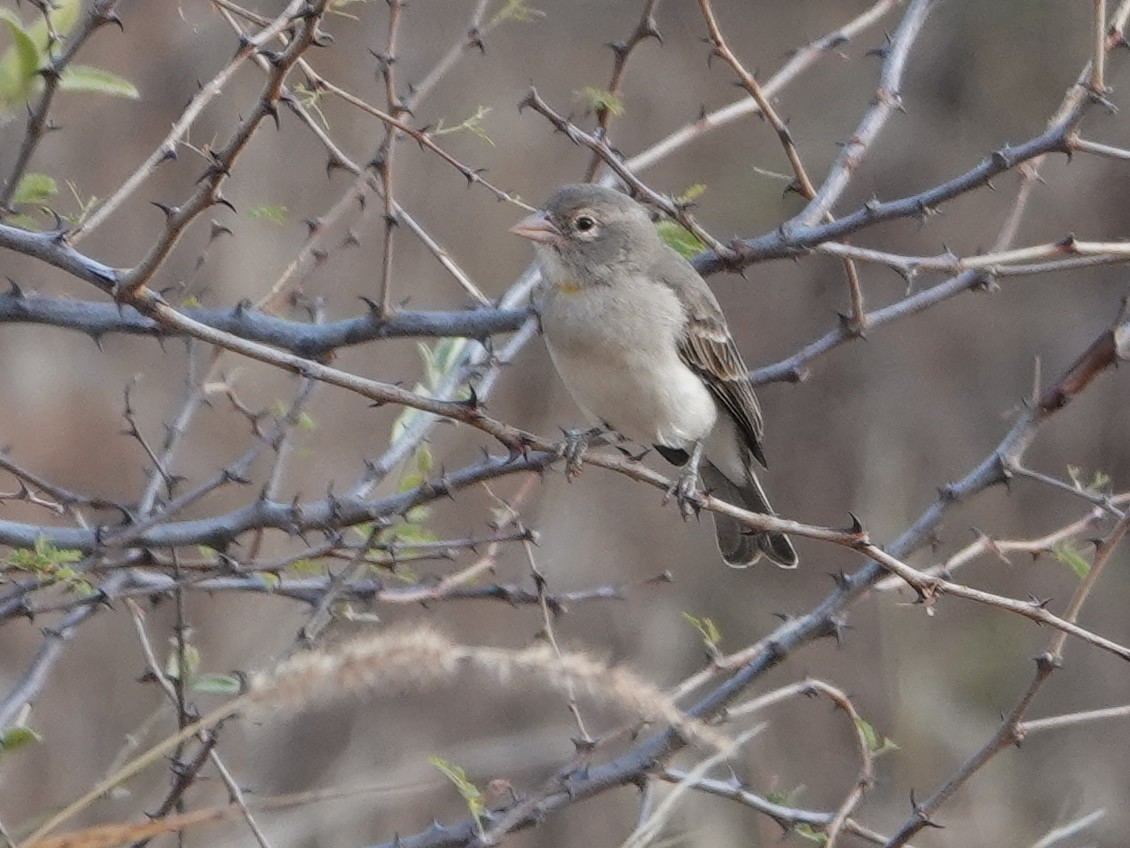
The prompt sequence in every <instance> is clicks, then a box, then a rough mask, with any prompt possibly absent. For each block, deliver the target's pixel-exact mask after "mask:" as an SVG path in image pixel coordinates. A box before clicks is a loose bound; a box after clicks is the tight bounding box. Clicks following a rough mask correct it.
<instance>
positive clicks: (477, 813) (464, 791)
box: [428, 757, 487, 833]
mask: <svg viewBox="0 0 1130 848" xmlns="http://www.w3.org/2000/svg"><path fill="white" fill-rule="evenodd" d="M428 762H429V763H431V764H432V765H433V766H435V767H436V768H437V769H439V770H440V771H441V772H443V773H444V775H445V776H446V777H447V779H448V780H450V781H451V782H452V783H453V784H454V785H455V788H456V790H458V792H459V794H460V795H462V796H463V800H464V801H465V802H466V804H467V809H468V810H470V811H471V815H472V816H473V817H474V819H475V823H476V824H477V825H478V827H479V832H480V833H481V832H482V829H483V813H485V812H486V808H487V807H486V801H485V800H484V799H483V793H482V792H480V791H479V787H477V786H475V784H474V783H472V782H471V781H470V780H468V779H467V773H466V772H464V771H463V769H461V768H460V767H459V766H457V765H454V764H452V763H449V762H448V761H447V760H445V759H443V758H441V757H428Z"/></svg>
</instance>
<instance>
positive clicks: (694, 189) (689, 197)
mask: <svg viewBox="0 0 1130 848" xmlns="http://www.w3.org/2000/svg"><path fill="white" fill-rule="evenodd" d="M704 194H706V184H705V183H695V184H694V185H690V186H687V188H686V190H685V191H684V192H683V193H682V194H680V195H679V196H678V197H676V198H675V201H676V202H678V203H691V202H693V201H695V200H698V199H699V198H700V197H702V196H703V195H704Z"/></svg>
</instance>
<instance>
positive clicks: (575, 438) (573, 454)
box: [561, 427, 603, 480]
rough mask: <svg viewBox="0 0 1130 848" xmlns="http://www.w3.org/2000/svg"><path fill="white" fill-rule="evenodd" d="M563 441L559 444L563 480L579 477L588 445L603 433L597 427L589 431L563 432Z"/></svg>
mask: <svg viewBox="0 0 1130 848" xmlns="http://www.w3.org/2000/svg"><path fill="white" fill-rule="evenodd" d="M564 432H565V441H563V442H562V443H561V458H562V459H564V460H565V479H567V480H572V479H573V478H575V477H579V476H580V474H581V467H582V465H583V464H584V459H585V454H586V453H588V450H589V443H590V442H591V441H592V440H593V438H595V437H596V436H599V435H600V434H601V433H602V432H603V431H602V430H601V429H600V428H599V427H593V428H591V429H589V430H565V431H564Z"/></svg>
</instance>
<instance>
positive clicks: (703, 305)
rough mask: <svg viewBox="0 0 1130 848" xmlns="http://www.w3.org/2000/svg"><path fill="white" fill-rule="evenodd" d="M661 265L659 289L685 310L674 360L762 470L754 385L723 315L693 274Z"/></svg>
mask: <svg viewBox="0 0 1130 848" xmlns="http://www.w3.org/2000/svg"><path fill="white" fill-rule="evenodd" d="M678 259H679V260H680V262H679V263H678V264H677V265H676V264H675V263H674V262H669V263H664V268H663V273H661V274H659V275H658V276H660V278H661V279H662V281H663V283H664V284H665V285H667V286H668V287H670V289H671V290H672V291H673V292H674V293H675V294H676V295H677V296H678V298H679V300H680V302H681V303H682V304H683V307H684V309H685V310H686V315H687V321H686V325H685V327H684V328H683V335H682V337H681V338H680V339H679V341H678V345H679V357H680V359H682V360H683V362H685V363H686V365H687V367H689V368H690V369H691V370H692V371H694V372H695V373H697V374H698V375H699V376H701V377H702V379H703V382H704V383H706V385H707V387H708V388H709V389H710V391H711V392H712V393H713V394H714V396H715V397H716V398H717V399H718V401H719V402H720V403H721V404H722V406H723V407H724V408H725V409H726V411H727V412H729V413H730V415H731V416H732V417H733V419H734V421H735V422H736V423H737V425H738V429H739V430H740V431H741V433H742V434H743V435H744V436H745V438H746V442H747V445H748V447H749V449H750V452H751V453H752V454H753V455H754V456H755V457H757V460H758V462H760V463H761V464H762V465H765V455H764V454H763V453H762V450H761V439H762V434H763V432H764V425H763V423H762V419H761V405H760V404H759V403H758V402H757V395H755V394H754V393H753V384H752V383H750V381H749V373H748V371H747V370H746V367H745V363H744V362H742V355H741V354H740V353H738V349H737V347H736V346H735V345H734V339H733V337H732V336H731V335H730V330H729V328H728V327H727V326H726V319H725V317H724V316H723V315H722V309H721V307H719V306H718V301H717V300H716V299H715V298H714V293H713V292H712V291H710V288H709V287H708V286H707V285H706V283H705V282H704V281H703V279H702V277H700V276H699V275H698V272H697V271H695V270H694V268H693V267H692V266H691V265H690V263H688V262H686V261H685V260H683V259H682V257H681V256H680V257H678Z"/></svg>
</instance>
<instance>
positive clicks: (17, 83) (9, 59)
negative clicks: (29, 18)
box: [0, 9, 40, 111]
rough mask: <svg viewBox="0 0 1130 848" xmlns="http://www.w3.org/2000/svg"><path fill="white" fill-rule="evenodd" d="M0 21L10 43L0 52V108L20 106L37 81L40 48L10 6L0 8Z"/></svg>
mask: <svg viewBox="0 0 1130 848" xmlns="http://www.w3.org/2000/svg"><path fill="white" fill-rule="evenodd" d="M0 23H3V24H4V26H6V27H7V28H8V34H9V35H10V36H11V37H12V45H11V46H10V47H9V48H8V49H7V50H5V51H4V53H3V55H0V110H4V111H8V110H11V109H13V108H15V107H17V106H22V105H23V104H24V103H26V102H27V101H28V99H29V98H30V97H31V95H32V92H33V91H34V90H35V85H36V83H37V82H39V73H38V72H39V52H40V48H39V46H38V45H37V44H36V42H35V38H34V37H33V36H32V35H31V33H30V32H28V30H26V29H24V25H23V22H22V21H21V20H20V19H19V17H18V16H17V15H16V14H15V12H13V11H11V10H10V9H0Z"/></svg>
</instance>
